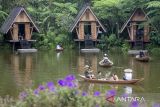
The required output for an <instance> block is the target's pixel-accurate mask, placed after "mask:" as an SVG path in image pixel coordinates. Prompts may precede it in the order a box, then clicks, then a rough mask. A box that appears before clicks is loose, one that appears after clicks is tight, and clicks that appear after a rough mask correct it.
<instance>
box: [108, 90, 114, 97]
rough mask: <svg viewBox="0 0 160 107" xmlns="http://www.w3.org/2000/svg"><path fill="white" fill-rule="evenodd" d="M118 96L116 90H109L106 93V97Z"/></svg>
mask: <svg viewBox="0 0 160 107" xmlns="http://www.w3.org/2000/svg"><path fill="white" fill-rule="evenodd" d="M115 95H116V90H108V91H107V93H106V96H115Z"/></svg>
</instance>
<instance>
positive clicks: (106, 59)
mask: <svg viewBox="0 0 160 107" xmlns="http://www.w3.org/2000/svg"><path fill="white" fill-rule="evenodd" d="M103 63H104V64H108V63H110V60H109V59H108V55H107V54H104V57H103Z"/></svg>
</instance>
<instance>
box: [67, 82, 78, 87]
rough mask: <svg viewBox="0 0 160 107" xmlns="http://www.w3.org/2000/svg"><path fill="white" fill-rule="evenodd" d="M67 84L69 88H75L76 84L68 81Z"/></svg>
mask: <svg viewBox="0 0 160 107" xmlns="http://www.w3.org/2000/svg"><path fill="white" fill-rule="evenodd" d="M67 86H68V87H69V88H75V87H76V84H75V83H74V82H71V81H70V82H68V83H67Z"/></svg>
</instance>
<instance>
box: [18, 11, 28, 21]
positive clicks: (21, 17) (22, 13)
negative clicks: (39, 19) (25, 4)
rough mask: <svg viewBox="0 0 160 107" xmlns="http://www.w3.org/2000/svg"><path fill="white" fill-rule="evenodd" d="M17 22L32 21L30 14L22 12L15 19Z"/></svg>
mask: <svg viewBox="0 0 160 107" xmlns="http://www.w3.org/2000/svg"><path fill="white" fill-rule="evenodd" d="M15 22H30V20H29V18H28V16H27V15H26V14H25V13H24V12H21V13H20V14H19V15H18V16H17V17H16V19H15Z"/></svg>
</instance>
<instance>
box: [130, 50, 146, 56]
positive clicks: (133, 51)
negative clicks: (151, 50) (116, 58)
mask: <svg viewBox="0 0 160 107" xmlns="http://www.w3.org/2000/svg"><path fill="white" fill-rule="evenodd" d="M140 51H142V52H144V53H146V52H148V50H129V51H128V54H129V55H138V54H139V52H140Z"/></svg>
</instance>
